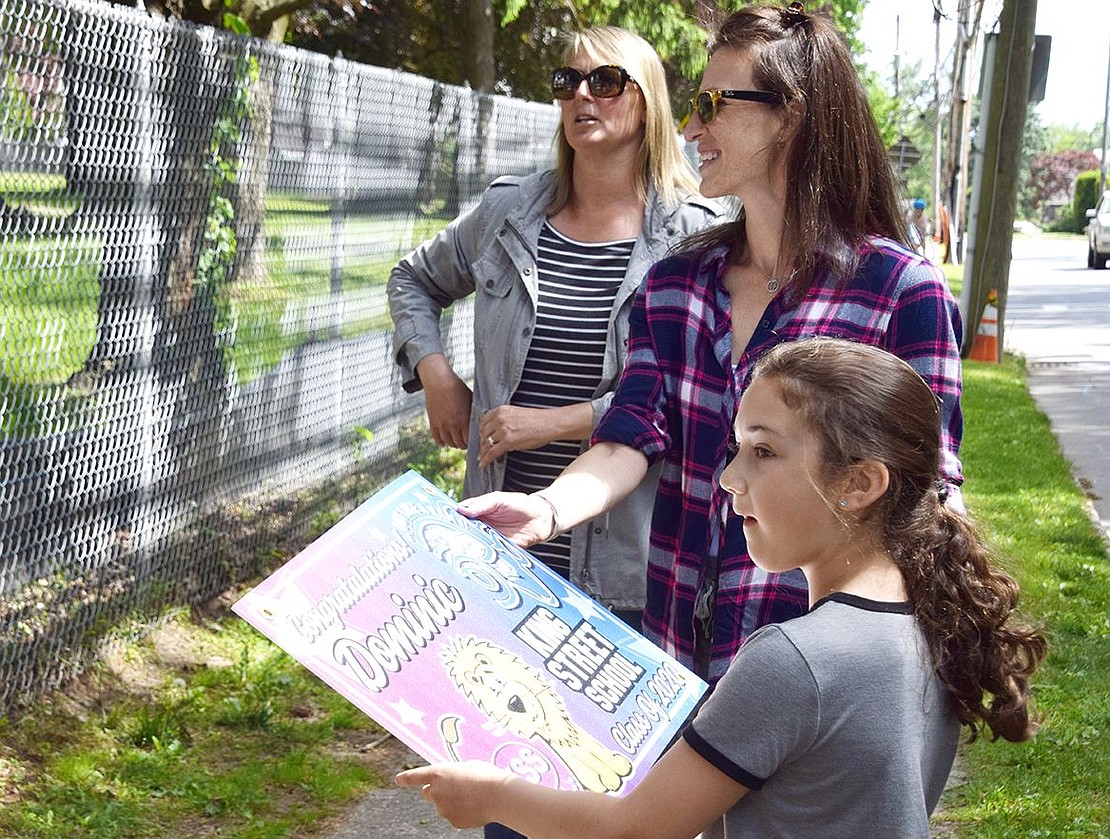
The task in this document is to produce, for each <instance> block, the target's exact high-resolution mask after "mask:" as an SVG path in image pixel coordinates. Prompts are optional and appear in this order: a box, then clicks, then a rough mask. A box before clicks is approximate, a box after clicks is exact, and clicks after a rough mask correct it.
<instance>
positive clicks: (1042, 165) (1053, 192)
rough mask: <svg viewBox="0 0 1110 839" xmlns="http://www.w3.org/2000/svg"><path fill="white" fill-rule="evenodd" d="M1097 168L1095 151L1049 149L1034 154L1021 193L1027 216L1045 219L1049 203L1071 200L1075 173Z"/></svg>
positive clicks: (1068, 201)
mask: <svg viewBox="0 0 1110 839" xmlns="http://www.w3.org/2000/svg"><path fill="white" fill-rule="evenodd" d="M1097 168H1098V155H1096V154H1095V153H1094V152H1092V151H1059V152H1049V153H1047V154H1039V155H1037V156H1036V157H1034V158H1033V160H1032V164H1031V165H1030V167H1029V177H1028V179H1027V180H1026V182H1025V188H1024V189H1023V190H1022V195H1021V199H1022V203H1023V204H1024V206H1023V207H1022V209H1023V210H1025V212H1026V217H1027V218H1029V217H1035V218H1039V219H1044V218H1045V216H1044V209H1045V207H1046V205H1048V204H1050V203H1052V204H1054V205H1056V206H1065V205H1067V204H1070V203H1071V197H1072V189H1073V187H1074V186H1075V179H1076V177H1077V176H1078V175H1079V173H1080V172H1088V171H1090V170H1092V169H1097Z"/></svg>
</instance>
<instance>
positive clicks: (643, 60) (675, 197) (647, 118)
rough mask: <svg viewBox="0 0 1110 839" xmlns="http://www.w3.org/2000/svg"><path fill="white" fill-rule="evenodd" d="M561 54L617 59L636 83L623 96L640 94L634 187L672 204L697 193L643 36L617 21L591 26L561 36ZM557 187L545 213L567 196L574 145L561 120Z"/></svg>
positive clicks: (659, 68) (656, 61)
mask: <svg viewBox="0 0 1110 839" xmlns="http://www.w3.org/2000/svg"><path fill="white" fill-rule="evenodd" d="M564 40H565V42H566V47H565V50H564V53H563V60H564V61H567V62H570V61H572V60H573V59H574V56H575V55H576V54H577V53H578V52H579V51H582V52H585V53H586V54H587V55H589V56H591V57H592V58H594V59H596V60H597V63H598V64H619V65H620V66H622V67H624V68H625V69H626V70H628V73H629V75H631V76H632V78H633V79H635V80H636V84H635V85H632V86H630V87H627V88H625V93H623V94H622V96H627V95H629V93H630V92H631V91H634V90H635V88H636V87H639V89H640V91H641V93H643V96H644V134H643V137H642V138H641V140H640V149H639V153H638V155H637V163H638V166H637V171H636V189H637V191H638V193H639V195H640V199H641V200H642V201H643V202H644V203H645V204H647V200H648V190H649V188H654V189H655V192H656V193H657V194H658V195H659V198H660V199H661V200H662V202H663V204H664V205H665V206H668V207H674V206H678V205H679V204H681V203H682V202H683V201H685V200H686V199H687V198H689V197H690V196H691V195H697V193H698V180H697V177H696V175H695V174H694V170H693V168H692V167H691V165H690V162H689V161H688V160H687V159H686V156H685V155H684V154H683V153H682V146H681V145H680V144H679V141H678V134H677V133H676V132H675V129H674V117H673V116H672V115H671V100H670V96H669V95H668V93H667V77H666V74H665V73H664V71H663V62H662V60H661V59H660V58H659V54H658V53H657V52H656V51H655V49H654V47H652V46H651V44H649V43H648V42H647V41H645V40H644V39H643V38H641V37H640V36H639V35H636V34H635V33H633V32H629V31H628V30H627V29H621V28H620V27H617V26H595V27H593V28H592V29H586V30H583V31H582V32H576V33H574V34H572V35H569V36H565V37H564ZM555 150H556V154H557V163H556V166H555V169H556V173H557V182H558V183H557V187H556V190H555V197H554V198H553V199H552V202H551V206H549V207H548V208H547V212H548V214H550V215H553V214H555V213H557V212H558V211H559V210H561V209H562V208H563V206H565V205H566V203H567V201H568V200H569V199H570V190H571V169H572V168H573V166H574V149H572V148H571V146H570V143H568V142H567V138H566V135H565V134H564V133H563V124H562V122H560V123H559V128H558V130H557V131H556V134H555Z"/></svg>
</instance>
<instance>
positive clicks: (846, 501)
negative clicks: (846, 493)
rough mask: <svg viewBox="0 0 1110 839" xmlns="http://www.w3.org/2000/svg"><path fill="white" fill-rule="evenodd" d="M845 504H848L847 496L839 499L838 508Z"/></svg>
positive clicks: (842, 507)
mask: <svg viewBox="0 0 1110 839" xmlns="http://www.w3.org/2000/svg"><path fill="white" fill-rule="evenodd" d="M847 506H848V499H847V498H841V499H840V509H841V510H843V509H844V508H845V507H847Z"/></svg>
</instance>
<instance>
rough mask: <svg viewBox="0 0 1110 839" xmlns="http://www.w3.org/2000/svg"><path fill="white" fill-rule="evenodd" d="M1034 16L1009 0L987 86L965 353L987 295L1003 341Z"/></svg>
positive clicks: (1027, 6) (1023, 1)
mask: <svg viewBox="0 0 1110 839" xmlns="http://www.w3.org/2000/svg"><path fill="white" fill-rule="evenodd" d="M1036 17H1037V0H1005V4H1004V5H1003V8H1002V16H1001V18H1000V20H999V33H998V41H997V44H996V48H995V50H994V60H993V64H992V67H991V75H990V84H989V86H987V87H986V93H987V95H988V101H987V103H986V110H985V114H986V116H985V119H983V120H982V123H983V124H982V125H981V126H980V131H982V132H983V134H984V138H985V139H984V144H983V166H982V182H981V183H980V184H979V185H978V187H977V190H978V194H979V206H978V207H974V208H973V210H972V212H973V213H974V214H975V217H976V219H977V222H976V232H975V238H976V239H977V241H975V242H973V248H974V252H973V254H972V256H971V258H970V259H969V261H968V263H967V269H966V271H965V276H964V287H963V290H962V300H963V303H964V305H963V315H964V323H965V325H966V328H965V331H964V346H963V354H964V355H965V356H966V355H967V354H968V353H969V352H970V351H971V348H972V345H973V343H974V340H975V334H976V332H977V331H978V328H979V322H980V320H981V319H982V316H983V310H984V309H985V307H986V306H987V302H988V299H989V298H991V297H993V296H995V295H997V300H998V314H997V323H998V341H997V345H998V346H999V347H1001V346H1003V337H1004V336H1003V334H1002V332H1003V325H1004V323H1005V313H1006V290H1007V286H1008V283H1009V271H1010V248H1011V245H1012V244H1013V236H1014V229H1013V221H1014V216H1015V204H1016V200H1017V182H1018V170H1019V166H1020V159H1021V146H1022V139H1023V136H1024V133H1025V122H1026V119H1025V118H1026V112H1027V106H1028V98H1029V74H1030V69H1031V67H1032V64H1033V41H1034V22H1035V20H1036ZM995 360H996V361H997V360H998V359H995Z"/></svg>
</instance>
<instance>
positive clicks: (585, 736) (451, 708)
mask: <svg viewBox="0 0 1110 839" xmlns="http://www.w3.org/2000/svg"><path fill="white" fill-rule="evenodd" d="M455 507H456V502H455V501H453V500H452V499H451V498H449V497H448V496H447V495H445V494H444V493H442V492H440V491H439V490H437V489H436V488H435V487H434V486H432V485H431V484H429V483H428V482H427V481H425V480H424V479H423V478H421V477H420V476H419V475H417V474H416V473H415V472H408V473H406V474H405V475H403V476H401V477H400V478H398V479H397V480H395V481H393V482H392V483H390V484H389V485H388V486H386V487H385V488H383V489H382V490H381V491H379V492H378V493H377V494H375V495H374V496H373V497H372V498H370V499H369V500H368V501H366V502H365V503H363V504H362V505H361V506H360V507H358V508H357V509H356V510H354V511H353V512H352V513H351V514H350V515H348V516H347V517H346V518H344V519H343V520H342V521H340V522H339V523H338V524H336V525H335V526H334V527H332V528H331V529H330V530H329V531H328V532H327V533H325V534H324V535H323V536H321V537H320V538H319V539H317V540H316V541H315V542H313V543H312V544H310V545H309V546H308V547H307V548H305V549H304V550H303V551H302V552H301V553H299V554H298V555H297V556H296V557H294V558H293V559H292V560H290V561H289V562H288V563H286V564H285V565H284V566H283V567H281V568H280V569H278V570H277V571H276V572H274V574H273V575H271V576H270V577H269V578H267V579H266V580H264V581H263V582H262V583H261V584H260V585H258V586H257V587H256V588H254V589H253V590H251V591H250V592H249V593H248V594H247V595H246V596H244V597H243V598H242V599H241V600H239V601H238V602H237V603H236V604H235V605H234V606H233V607H232V608H233V609H234V611H235V612H236V613H238V614H239V615H240V616H241V617H243V618H245V619H246V620H248V621H249V622H250V623H251V624H252V625H253V626H254V627H255V628H257V629H258V630H259V631H260V632H262V633H263V634H265V635H266V636H268V637H269V638H270V639H271V640H273V641H274V642H275V643H276V644H278V645H279V646H280V647H282V648H283V649H285V650H286V651H287V652H289V653H290V654H291V655H292V656H293V657H295V658H296V659H297V660H298V661H300V662H301V663H302V664H304V665H305V666H306V667H307V668H308V669H309V670H311V671H312V672H313V673H315V674H316V675H317V676H319V677H320V678H321V679H323V680H324V681H325V682H327V683H328V684H329V685H331V686H332V687H333V688H335V689H336V690H337V691H339V693H341V694H342V695H343V696H345V697H346V698H347V699H349V700H350V701H351V702H353V703H354V704H355V705H357V706H358V707H359V708H360V709H361V710H362V711H364V712H365V713H366V714H367V715H369V716H370V717H371V718H372V719H374V720H375V721H376V722H377V723H378V724H379V725H381V726H383V727H384V728H386V729H387V730H388V731H390V732H391V733H392V734H394V735H395V736H396V737H397V738H398V739H400V740H402V741H403V742H404V743H406V744H407V745H408V746H409V747H410V748H411V749H413V751H415V752H417V753H418V754H419V755H420V756H421V757H423V758H425V759H426V760H428V761H430V762H437V761H455V760H469V759H472V758H478V759H482V760H487V761H490V762H492V763H495V764H497V765H498V766H501V767H503V768H506V769H509V770H511V771H512V772H515V773H517V774H518V775H521V776H523V777H525V778H528V779H530V780H532V781H535V782H537V783H541V784H543V785H545V786H549V787H553V788H562V789H586V790H595V791H597V792H606V793H617V794H620V793H624V792H627V791H628V790H630V789H632V787H634V786H635V785H636V783H637V782H638V781H639V780H640V779H641V778H642V777H643V776H644V775H645V774H646V773H647V770H648V769H649V768H650V767H651V765H652V763H653V762H654V761H655V760H656V759H657V758H658V757H659V755H660V754H661V753H662V751H663V749H664V748H665V747H666V746H667V744H668V743H669V742H670V741H671V739H672V738H673V736H674V735H675V733H676V732H677V731H678V730H679V728H680V726H681V725H682V723H683V722H684V721H685V720H686V718H687V716H688V715H689V714H690V712H691V711H692V710H693V709H694V707H695V705H696V703H697V701H698V699H699V698H700V697H701V695H702V694H703V693H704V692H705V690H706V685H705V683H704V682H702V681H701V680H700V679H698V678H697V677H696V676H694V675H693V674H692V673H691V672H690V671H688V670H687V669H685V668H684V667H682V666H681V665H679V664H678V663H677V662H675V661H674V660H673V659H672V658H670V657H669V656H667V655H666V654H665V653H663V652H662V651H661V650H660V649H659V648H658V647H656V646H655V645H654V644H652V643H651V642H650V641H648V640H647V639H645V638H644V637H643V636H642V635H640V634H639V633H637V632H635V631H633V630H632V629H631V628H630V627H629V626H628V625H627V624H625V623H624V622H623V621H621V620H619V619H618V618H616V617H614V616H613V615H612V614H611V613H610V612H609V611H608V610H607V609H605V608H604V607H602V606H601V605H599V604H598V603H597V602H596V601H594V600H591V599H590V598H589V597H587V596H586V595H585V594H583V593H582V592H581V591H579V590H578V589H576V588H574V587H573V586H571V585H570V584H568V583H567V582H566V581H565V580H564V579H562V578H561V577H559V576H558V575H557V574H554V573H553V572H551V571H550V570H549V569H548V568H547V567H546V566H544V565H543V564H542V563H540V562H538V561H536V560H535V559H534V558H533V557H532V556H531V555H530V554H529V553H527V552H526V551H524V550H522V549H521V548H518V547H517V546H515V545H513V544H512V543H511V542H509V541H507V540H506V539H504V538H503V537H502V536H501V535H500V534H498V533H497V532H496V531H494V530H492V529H491V528H489V527H488V526H487V525H485V524H483V523H481V522H478V521H473V520H470V519H467V518H466V517H465V516H462V515H461V514H459V513H458V512H457V510H456V509H455Z"/></svg>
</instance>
